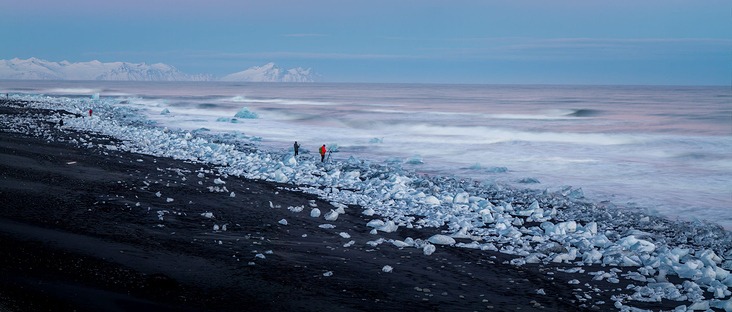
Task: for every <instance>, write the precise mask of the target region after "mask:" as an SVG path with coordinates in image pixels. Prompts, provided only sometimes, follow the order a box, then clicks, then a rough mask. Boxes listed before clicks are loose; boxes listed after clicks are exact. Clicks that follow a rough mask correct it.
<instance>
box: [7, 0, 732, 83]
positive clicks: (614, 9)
mask: <svg viewBox="0 0 732 312" xmlns="http://www.w3.org/2000/svg"><path fill="white" fill-rule="evenodd" d="M730 12H732V5H730V3H729V2H728V1H676V0H663V1H660V0H659V1H656V0H647V1H626V0H614V1H574V0H572V1H569V0H566V1H561V0H560V1H508V0H506V1H487V0H486V1H479V0H456V1H436V0H423V1H410V0H405V1H399V0H390V1H381V0H370V1H350V0H333V1H331V0H323V1H321V0H312V1H307V0H298V1H295V0H271V1H237V0H219V1H216V0H210V1H198V0H196V1H194V0H179V1H162V0H145V1H142V0H126V1H99V0H64V1H56V0H25V1H17V0H12V1H11V0H0V29H2V30H3V31H0V42H2V44H0V59H12V58H15V57H18V58H22V59H26V58H29V57H37V58H41V59H46V60H49V61H62V60H68V61H70V62H84V61H90V60H99V61H102V62H113V61H125V62H147V63H157V62H162V63H166V64H170V65H173V66H176V67H177V68H178V69H180V70H182V71H184V72H186V73H189V74H196V73H212V74H215V75H218V76H224V75H226V74H230V73H234V72H238V71H241V70H244V69H246V68H249V67H251V66H259V65H263V64H266V63H268V62H275V63H277V64H278V65H280V66H281V67H285V68H293V67H306V68H307V67H312V68H313V69H314V70H315V71H317V72H319V73H320V74H321V75H322V79H323V80H324V81H328V82H418V83H421V82H427V83H506V84H536V83H539V84H543V83H546V84H652V85H655V84H660V85H666V84H671V85H729V84H730V80H732V62H731V61H730V57H731V56H732V31H730V29H732V28H731V27H730V26H732V18H731V17H730Z"/></svg>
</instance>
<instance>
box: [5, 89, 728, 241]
mask: <svg viewBox="0 0 732 312" xmlns="http://www.w3.org/2000/svg"><path fill="white" fill-rule="evenodd" d="M0 92H3V93H5V92H10V93H19V94H46V95H54V96H67V97H89V96H91V95H92V94H94V93H99V94H100V96H101V97H102V98H113V99H116V100H119V102H120V104H118V105H128V106H131V107H138V108H141V109H144V110H145V111H146V112H147V114H148V115H147V117H148V118H149V119H150V120H152V121H155V122H156V123H157V125H159V126H161V127H168V128H171V129H183V130H196V129H201V128H205V129H207V130H208V132H209V133H212V134H214V133H217V132H223V133H232V132H234V131H238V133H240V134H241V133H243V134H246V136H249V137H251V136H254V137H258V138H261V141H260V140H254V141H249V140H247V142H248V143H253V144H257V145H259V146H260V148H264V149H288V148H291V146H292V143H293V142H294V141H298V142H299V143H300V144H301V146H302V148H303V149H307V150H309V151H310V152H311V153H313V154H314V153H316V151H317V148H318V147H319V146H320V145H322V144H327V145H329V146H330V145H336V144H337V146H338V152H337V153H333V155H332V157H333V158H334V159H336V160H346V159H348V158H349V157H350V156H354V157H356V158H358V159H361V160H366V161H370V162H371V163H373V164H384V162H385V161H386V160H387V159H388V160H390V161H397V160H398V159H401V160H402V162H401V163H400V164H401V166H402V167H403V168H404V169H408V170H414V171H417V172H421V173H427V174H439V175H455V176H456V177H462V178H470V179H474V180H477V181H495V182H497V183H503V184H508V185H510V186H512V187H518V188H534V189H549V190H557V189H559V188H561V187H563V186H573V187H581V188H582V189H583V191H584V194H585V196H586V197H587V198H589V199H591V200H595V201H598V202H601V201H607V203H608V204H610V203H611V204H613V205H617V206H618V207H619V209H638V210H642V211H644V212H648V213H653V214H658V215H661V216H665V217H667V218H670V219H682V220H694V219H707V220H710V221H713V222H716V223H718V224H721V225H723V226H725V227H726V228H727V229H732V209H730V208H732V108H731V107H730V105H729V102H730V100H732V92H730V90H729V88H727V87H691V86H689V87H686V86H552V85H446V84H320V83H318V84H312V83H302V84H286V83H223V82H196V83H191V82H88V81H86V82H85V81H78V82H73V81H71V82H70V81H1V82H0ZM243 107H248V108H249V110H250V111H252V112H254V113H256V114H258V115H259V118H256V119H247V118H235V117H234V115H235V114H236V112H237V111H239V110H240V109H241V108H243ZM164 109H168V110H169V111H170V114H161V112H162V111H163V110H164ZM221 117H225V118H223V119H221ZM227 118H233V119H227ZM217 120H226V121H217ZM232 121H233V122H232ZM416 155H419V157H417V156H416ZM410 158H411V159H412V160H418V159H420V160H421V161H422V163H409V162H408V160H409V159H410ZM392 164H399V163H392ZM503 168H506V169H507V171H506V172H501V171H503ZM531 179H533V180H535V181H538V182H539V183H520V182H519V181H522V180H523V181H524V182H526V181H527V180H531Z"/></svg>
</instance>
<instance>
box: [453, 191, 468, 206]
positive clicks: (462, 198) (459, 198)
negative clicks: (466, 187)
mask: <svg viewBox="0 0 732 312" xmlns="http://www.w3.org/2000/svg"><path fill="white" fill-rule="evenodd" d="M469 198H470V194H468V193H467V192H460V193H457V194H456V195H455V198H453V200H452V202H453V203H456V204H467V203H468V199H469Z"/></svg>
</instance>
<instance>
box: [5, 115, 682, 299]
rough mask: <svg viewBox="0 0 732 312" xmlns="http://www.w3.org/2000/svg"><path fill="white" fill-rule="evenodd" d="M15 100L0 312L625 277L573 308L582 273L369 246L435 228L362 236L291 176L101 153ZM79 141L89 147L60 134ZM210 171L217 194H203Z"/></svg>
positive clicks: (497, 291)
mask: <svg viewBox="0 0 732 312" xmlns="http://www.w3.org/2000/svg"><path fill="white" fill-rule="evenodd" d="M21 105H22V103H19V102H0V114H7V115H13V114H21V115H23V114H25V115H29V116H33V117H34V120H35V122H36V124H37V125H38V126H40V127H42V128H43V129H45V130H44V131H43V133H46V134H45V135H44V136H33V135H27V134H22V133H8V132H6V131H3V130H4V128H6V127H0V207H1V208H0V250H2V257H0V276H3V278H2V279H0V311H130V310H136V311H162V310H166V311H405V310H413V309H414V310H419V311H517V310H521V311H607V310H614V308H613V307H612V304H613V302H612V300H610V296H611V295H612V294H614V293H616V292H613V291H609V290H610V289H616V288H624V287H625V286H626V285H627V284H628V283H627V281H624V280H622V281H621V282H620V284H612V285H609V284H608V286H605V287H607V289H608V292H607V295H606V296H603V297H602V298H600V297H598V298H593V299H592V300H587V301H584V302H583V301H578V300H576V299H577V298H576V296H577V295H578V294H581V292H577V291H575V290H574V289H576V288H578V287H576V286H579V285H570V284H568V283H567V281H569V280H571V279H579V280H580V282H581V283H582V284H584V283H585V282H587V281H589V277H591V276H589V277H588V276H587V275H586V274H565V273H562V272H555V267H550V266H545V265H524V266H514V265H510V264H508V261H510V260H511V259H512V258H513V257H512V256H510V255H507V254H502V253H499V252H491V251H480V250H471V249H465V248H457V247H449V246H438V248H437V251H436V252H435V253H434V254H432V255H430V256H425V255H424V254H423V253H422V251H421V250H418V249H415V248H404V249H399V248H397V247H396V246H394V245H392V244H390V243H384V244H381V245H378V246H376V247H372V246H369V245H367V244H366V242H367V241H373V240H376V239H378V238H385V239H399V240H403V239H405V238H407V237H412V238H421V239H427V238H428V237H429V236H431V235H433V234H436V233H440V230H441V229H426V230H425V229H422V230H414V229H407V228H399V230H398V231H397V232H394V233H379V234H378V235H372V234H369V231H370V230H371V228H369V227H367V226H366V223H367V222H368V221H370V220H371V219H373V217H367V216H364V215H362V214H361V211H362V209H361V208H360V207H357V206H350V207H349V208H348V209H346V214H343V215H340V216H339V217H338V219H337V220H336V221H332V222H328V221H325V220H324V219H323V217H322V216H321V217H320V218H312V217H310V214H309V212H310V204H311V203H314V204H315V205H317V207H318V208H319V209H320V210H321V211H323V212H327V211H329V210H330V209H334V207H333V206H332V205H331V204H329V203H328V202H325V201H322V200H320V199H318V198H317V197H315V196H314V195H310V194H306V193H302V192H297V191H290V190H288V189H292V188H295V186H293V185H285V184H278V183H273V182H266V181H256V180H248V179H243V178H237V177H231V176H229V177H227V176H224V175H218V174H216V170H215V168H211V167H209V166H207V165H205V164H200V163H191V162H185V161H179V160H174V159H170V158H157V157H152V156H147V155H140V154H132V153H128V152H122V151H112V150H109V149H106V148H103V147H100V146H99V144H109V142H110V139H109V138H105V137H100V136H96V135H93V134H89V133H79V132H76V131H72V130H69V129H64V128H60V127H59V126H58V125H57V124H56V123H51V122H49V121H47V120H49V118H46V117H48V116H50V115H51V114H59V113H61V114H64V115H65V116H67V117H68V118H82V117H81V116H73V117H72V114H70V113H68V114H67V113H64V112H52V111H43V110H34V109H29V108H20V106H21ZM49 138H52V140H50V139H49ZM81 139H83V140H84V141H86V142H87V143H88V142H91V143H92V144H91V145H86V146H79V145H76V144H72V143H69V142H70V141H72V140H76V141H81ZM85 144H86V143H85ZM90 146H91V147H90ZM201 169H203V170H210V171H208V173H204V177H202V178H201V177H199V171H200V170H201ZM184 178H185V179H184ZM217 178H219V179H221V180H223V181H225V182H226V184H225V185H224V186H225V187H226V189H227V190H228V192H216V191H213V192H212V191H210V190H209V187H216V186H221V185H217V184H215V183H214V180H215V179H217ZM158 192H160V193H159V194H160V196H157V193H158ZM230 192H234V193H235V197H231V196H230ZM168 198H171V199H172V201H168ZM138 203H139V205H138ZM272 206H273V207H274V208H272ZM290 206H293V207H296V206H305V209H304V210H303V211H302V212H299V213H296V212H292V211H290V210H288V209H287V207H290ZM206 212H211V213H212V214H213V216H214V217H213V218H207V217H205V216H202V214H203V213H206ZM282 219H285V220H287V225H283V224H280V223H278V221H280V220H282ZM325 223H329V224H332V225H335V226H336V227H335V228H332V229H324V228H320V227H318V226H319V225H321V224H325ZM214 225H218V226H219V227H221V226H223V225H226V231H222V230H221V229H219V230H218V231H215V230H214ZM341 232H346V233H348V234H349V235H350V236H351V237H350V238H343V237H341V236H340V235H339V233H341ZM351 240H354V241H356V244H354V245H353V246H350V247H344V246H343V245H344V244H346V243H348V242H349V241H351ZM258 254H261V255H263V256H264V258H261V257H257V255H258ZM385 265H389V266H392V267H393V271H392V272H391V273H386V272H383V271H382V268H383V267H384V266H385ZM585 269H588V270H589V269H591V268H589V267H587V268H585ZM327 272H332V276H325V275H324V273H327ZM549 272H551V273H549ZM605 284H607V283H605ZM593 287H597V286H594V285H593ZM538 289H543V291H544V292H545V293H546V294H545V295H540V294H537V290H538ZM581 305H584V306H581ZM636 306H638V305H636ZM656 306H658V304H656ZM670 306H671V307H673V306H675V305H670Z"/></svg>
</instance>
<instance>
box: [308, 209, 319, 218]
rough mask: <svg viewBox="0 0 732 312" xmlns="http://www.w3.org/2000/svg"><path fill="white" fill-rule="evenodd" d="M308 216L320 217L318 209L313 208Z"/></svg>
mask: <svg viewBox="0 0 732 312" xmlns="http://www.w3.org/2000/svg"><path fill="white" fill-rule="evenodd" d="M310 216H311V217H313V218H317V217H320V209H318V208H313V210H311V211H310Z"/></svg>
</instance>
